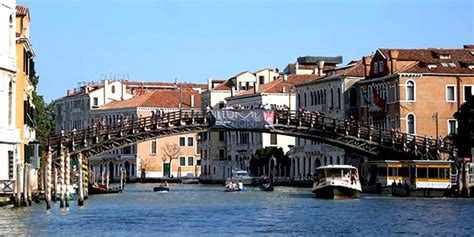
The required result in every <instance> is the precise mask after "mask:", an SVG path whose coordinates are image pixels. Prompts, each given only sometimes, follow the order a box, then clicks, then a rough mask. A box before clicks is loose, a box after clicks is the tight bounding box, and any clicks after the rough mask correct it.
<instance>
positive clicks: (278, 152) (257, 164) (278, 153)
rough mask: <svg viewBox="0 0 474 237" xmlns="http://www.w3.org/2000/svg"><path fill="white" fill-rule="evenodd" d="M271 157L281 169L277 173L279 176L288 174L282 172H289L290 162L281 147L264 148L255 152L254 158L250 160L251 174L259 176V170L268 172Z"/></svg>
mask: <svg viewBox="0 0 474 237" xmlns="http://www.w3.org/2000/svg"><path fill="white" fill-rule="evenodd" d="M272 156H274V157H275V159H276V160H277V163H278V164H279V167H280V169H281V170H280V171H279V172H280V173H281V174H284V173H288V172H285V171H284V170H285V169H286V171H289V167H290V164H291V161H290V158H289V157H288V156H286V155H285V153H284V152H283V149H282V148H281V147H279V148H277V147H265V148H261V149H258V150H257V151H256V152H255V156H254V157H252V159H251V160H250V165H251V170H252V173H253V174H254V175H255V174H256V175H257V176H259V175H262V174H261V172H259V170H268V162H269V160H270V158H271V157H272ZM267 175H268V174H267Z"/></svg>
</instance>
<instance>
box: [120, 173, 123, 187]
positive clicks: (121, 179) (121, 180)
mask: <svg viewBox="0 0 474 237" xmlns="http://www.w3.org/2000/svg"><path fill="white" fill-rule="evenodd" d="M120 189H123V170H120Z"/></svg>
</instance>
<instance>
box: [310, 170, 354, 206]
mask: <svg viewBox="0 0 474 237" xmlns="http://www.w3.org/2000/svg"><path fill="white" fill-rule="evenodd" d="M316 175H317V176H316V180H315V181H314V183H313V192H314V193H315V194H316V197H317V198H326V199H339V198H359V197H360V193H361V192H362V188H361V184H360V181H359V173H358V171H357V168H356V167H354V166H351V165H327V166H321V167H319V168H317V169H316Z"/></svg>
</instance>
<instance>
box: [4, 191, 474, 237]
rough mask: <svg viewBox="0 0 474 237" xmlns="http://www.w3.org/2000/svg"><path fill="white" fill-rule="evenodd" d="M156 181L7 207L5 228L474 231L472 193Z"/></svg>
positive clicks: (59, 231)
mask: <svg viewBox="0 0 474 237" xmlns="http://www.w3.org/2000/svg"><path fill="white" fill-rule="evenodd" d="M153 186H154V185H153V184H129V185H128V186H126V189H125V191H124V192H123V193H122V194H109V195H94V196H90V198H89V199H88V200H86V202H85V205H84V206H83V207H78V206H77V203H76V202H75V201H74V202H72V203H71V206H70V207H69V208H68V209H60V208H59V203H56V204H54V206H53V208H52V209H51V210H48V211H47V210H45V206H44V203H41V204H35V205H33V206H32V207H26V208H9V207H3V208H0V235H3V234H7V235H17V234H23V235H31V236H51V235H53V236H60V235H61V236H71V235H88V236H96V235H98V236H137V235H138V236H169V235H172V236H182V235H186V236H208V235H210V236H234V235H246V236H257V235H265V236H268V235H271V236H288V235H290V236H294V235H299V236H314V235H352V234H356V235H382V234H395V235H419V234H423V235H424V234H427V235H453V234H456V235H474V222H473V221H472V218H473V217H474V199H452V198H439V199H426V198H425V199H420V198H418V199H417V198H394V197H383V196H374V195H363V196H362V198H361V199H359V200H320V199H316V198H314V196H313V194H312V193H311V189H309V188H293V187H276V190H275V191H274V192H262V191H260V190H259V189H258V188H255V189H254V188H252V187H250V188H248V190H247V191H246V192H240V193H226V192H223V189H224V187H223V186H220V185H172V186H171V191H170V192H169V193H154V192H153V191H152V190H153Z"/></svg>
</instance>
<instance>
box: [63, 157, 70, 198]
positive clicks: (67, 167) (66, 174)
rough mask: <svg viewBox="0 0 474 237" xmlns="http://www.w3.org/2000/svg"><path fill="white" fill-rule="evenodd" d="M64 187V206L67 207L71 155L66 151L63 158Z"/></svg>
mask: <svg viewBox="0 0 474 237" xmlns="http://www.w3.org/2000/svg"><path fill="white" fill-rule="evenodd" d="M64 163H65V164H64V170H65V171H64V189H65V194H66V200H65V201H66V207H69V195H70V193H69V186H70V185H71V177H70V176H71V175H70V174H71V155H70V154H69V152H66V156H65V160H64Z"/></svg>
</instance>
